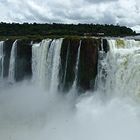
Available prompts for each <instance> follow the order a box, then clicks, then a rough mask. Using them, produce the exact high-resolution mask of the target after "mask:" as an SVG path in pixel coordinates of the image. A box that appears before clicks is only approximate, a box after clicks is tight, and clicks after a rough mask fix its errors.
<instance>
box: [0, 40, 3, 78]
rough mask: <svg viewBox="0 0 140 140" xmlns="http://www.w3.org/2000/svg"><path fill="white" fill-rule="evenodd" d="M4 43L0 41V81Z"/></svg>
mask: <svg viewBox="0 0 140 140" xmlns="http://www.w3.org/2000/svg"><path fill="white" fill-rule="evenodd" d="M3 46H4V41H0V80H3V70H4V64H3V63H4V50H3Z"/></svg>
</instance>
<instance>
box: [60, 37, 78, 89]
mask: <svg viewBox="0 0 140 140" xmlns="http://www.w3.org/2000/svg"><path fill="white" fill-rule="evenodd" d="M79 42H80V39H64V40H63V43H62V47H61V54H60V57H61V69H60V87H61V89H62V90H63V91H66V90H69V89H70V88H71V86H72V84H73V82H74V79H75V65H76V59H77V53H78V48H79Z"/></svg>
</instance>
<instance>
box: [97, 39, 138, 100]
mask: <svg viewBox="0 0 140 140" xmlns="http://www.w3.org/2000/svg"><path fill="white" fill-rule="evenodd" d="M108 43H109V47H110V50H109V52H108V53H107V55H105V57H104V59H103V60H101V62H102V67H101V69H100V70H99V71H100V72H99V73H98V75H99V77H100V78H101V79H100V81H103V80H102V79H103V77H102V76H103V75H102V74H104V75H106V78H105V84H104V89H105V90H104V91H105V93H106V94H107V95H108V97H111V96H132V97H134V98H138V97H140V86H139V84H140V78H139V75H140V61H139V60H140V41H135V40H125V39H117V40H113V39H110V40H108ZM103 71H104V72H103ZM100 84H101V83H100Z"/></svg>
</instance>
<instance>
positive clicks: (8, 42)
mask: <svg viewBox="0 0 140 140" xmlns="http://www.w3.org/2000/svg"><path fill="white" fill-rule="evenodd" d="M13 42H14V40H6V41H5V42H4V48H3V50H4V71H3V75H4V77H5V78H6V77H8V73H9V63H10V54H11V49H12V45H13Z"/></svg>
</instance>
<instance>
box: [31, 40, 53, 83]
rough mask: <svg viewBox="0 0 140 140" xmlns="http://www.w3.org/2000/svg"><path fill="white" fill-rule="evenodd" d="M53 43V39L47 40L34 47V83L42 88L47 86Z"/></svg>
mask: <svg viewBox="0 0 140 140" xmlns="http://www.w3.org/2000/svg"><path fill="white" fill-rule="evenodd" d="M51 41H52V40H51V39H45V40H42V42H41V43H39V44H33V46H32V73H33V81H34V82H35V83H38V84H39V85H40V86H41V85H43V86H45V83H46V70H47V56H48V50H49V46H50V43H51Z"/></svg>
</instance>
